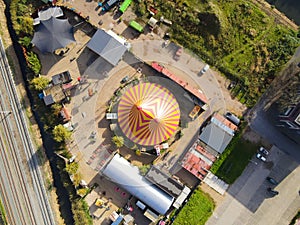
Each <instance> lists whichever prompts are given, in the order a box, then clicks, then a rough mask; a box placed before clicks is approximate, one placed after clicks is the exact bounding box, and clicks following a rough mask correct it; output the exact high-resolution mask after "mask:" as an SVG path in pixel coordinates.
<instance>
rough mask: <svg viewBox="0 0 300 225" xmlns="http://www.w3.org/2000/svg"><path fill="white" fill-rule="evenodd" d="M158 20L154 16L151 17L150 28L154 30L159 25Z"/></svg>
mask: <svg viewBox="0 0 300 225" xmlns="http://www.w3.org/2000/svg"><path fill="white" fill-rule="evenodd" d="M157 22H158V20H157V19H155V18H154V17H151V18H150V19H149V21H148V25H149V26H150V29H151V30H153V29H154V28H155V27H156V25H157Z"/></svg>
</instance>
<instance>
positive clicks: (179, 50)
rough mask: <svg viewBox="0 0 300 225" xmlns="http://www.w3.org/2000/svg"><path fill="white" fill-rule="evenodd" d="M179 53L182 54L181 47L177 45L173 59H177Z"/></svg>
mask: <svg viewBox="0 0 300 225" xmlns="http://www.w3.org/2000/svg"><path fill="white" fill-rule="evenodd" d="M181 54H182V47H179V48H178V49H177V51H176V53H175V55H174V59H175V60H176V61H178V60H179V59H180V56H181Z"/></svg>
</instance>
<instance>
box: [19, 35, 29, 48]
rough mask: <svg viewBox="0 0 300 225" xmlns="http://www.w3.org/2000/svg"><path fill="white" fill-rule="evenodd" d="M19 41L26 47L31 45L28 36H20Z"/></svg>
mask: <svg viewBox="0 0 300 225" xmlns="http://www.w3.org/2000/svg"><path fill="white" fill-rule="evenodd" d="M19 43H20V44H21V45H22V46H24V47H25V48H27V49H28V48H29V46H30V45H31V38H30V37H28V36H25V37H22V38H20V40H19Z"/></svg>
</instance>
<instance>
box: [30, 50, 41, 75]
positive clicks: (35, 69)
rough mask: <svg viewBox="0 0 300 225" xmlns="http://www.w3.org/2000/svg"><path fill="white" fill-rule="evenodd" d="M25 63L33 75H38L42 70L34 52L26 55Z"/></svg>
mask: <svg viewBox="0 0 300 225" xmlns="http://www.w3.org/2000/svg"><path fill="white" fill-rule="evenodd" d="M27 62H28V66H29V68H30V69H31V70H32V71H33V72H34V73H35V74H39V73H40V71H41V68H42V65H41V62H40V60H39V58H38V56H37V54H35V53H34V52H28V55H27Z"/></svg>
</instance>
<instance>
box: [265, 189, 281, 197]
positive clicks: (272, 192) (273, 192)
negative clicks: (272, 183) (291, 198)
mask: <svg viewBox="0 0 300 225" xmlns="http://www.w3.org/2000/svg"><path fill="white" fill-rule="evenodd" d="M267 190H268V192H269V193H270V194H272V195H274V196H275V195H278V194H279V192H278V191H275V190H273V189H272V188H270V187H269V188H268V189H267Z"/></svg>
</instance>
